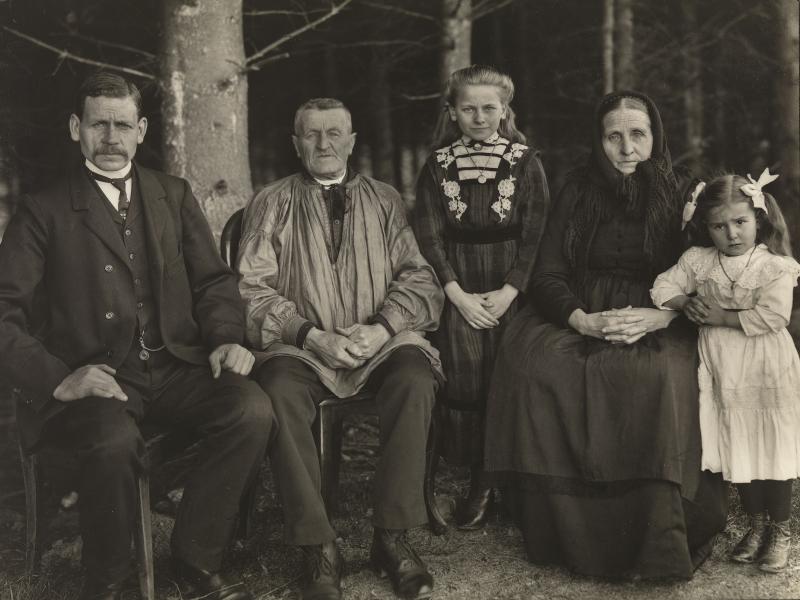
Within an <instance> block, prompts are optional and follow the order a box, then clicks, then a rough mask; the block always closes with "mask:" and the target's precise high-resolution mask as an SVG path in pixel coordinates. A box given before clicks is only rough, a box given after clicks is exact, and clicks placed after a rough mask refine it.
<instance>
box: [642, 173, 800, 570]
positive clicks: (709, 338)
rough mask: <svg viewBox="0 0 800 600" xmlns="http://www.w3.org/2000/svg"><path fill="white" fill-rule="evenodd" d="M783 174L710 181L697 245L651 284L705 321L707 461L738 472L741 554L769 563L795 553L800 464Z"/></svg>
mask: <svg viewBox="0 0 800 600" xmlns="http://www.w3.org/2000/svg"><path fill="white" fill-rule="evenodd" d="M775 179H777V175H771V174H770V173H769V169H766V170H765V171H764V172H763V173H762V174H761V176H760V177H759V178H758V180H757V181H755V180H753V179H752V178H751V177H750V176H749V175H748V179H745V178H743V177H741V176H738V175H724V176H721V177H717V178H716V179H714V180H713V181H711V182H710V183H709V184H708V185H707V186H704V184H702V183H701V184H699V185H698V186H697V188H696V190H695V193H694V194H693V195H692V199H691V200H690V201H689V202H687V204H686V208H685V210H684V225H686V224H689V225H690V233H692V234H693V237H694V238H695V239H696V242H697V245H695V246H693V247H691V248H690V249H689V250H687V251H686V252H685V253H684V254H683V255H682V256H681V258H680V259H679V261H678V263H677V264H676V265H675V266H673V267H672V268H670V269H669V270H668V271H666V272H664V273H662V274H661V275H659V276H658V278H657V279H656V281H655V284H654V286H653V289H652V290H651V295H652V298H653V302H654V303H655V304H656V306H658V307H660V308H664V309H669V310H678V311H682V312H683V313H684V314H685V315H686V316H687V317H688V318H689V320H691V321H693V322H694V323H696V324H697V325H699V326H700V336H699V342H698V344H699V352H700V367H699V370H698V380H699V386H700V432H701V438H702V446H703V453H702V468H703V469H707V470H709V471H712V472H714V473H720V472H721V473H722V475H723V477H724V479H725V480H727V481H730V482H733V483H735V484H736V487H737V489H738V492H739V496H740V498H741V500H742V504H743V506H744V510H745V512H746V513H747V514H748V516H749V518H750V529H749V530H748V531H747V533H746V534H745V535H744V537H743V538H742V539H741V540H740V541H739V543H738V544H737V545H736V547H735V548H734V550H733V553H732V555H731V559H732V560H734V561H736V562H741V563H753V562H757V563H758V565H759V568H760V569H761V570H762V571H766V572H769V573H777V572H780V571H782V570H784V569H785V568H786V567H787V565H788V558H789V548H790V545H791V538H790V533H789V516H790V510H791V495H792V481H793V480H794V479H795V478H796V477H798V475H800V358H798V354H797V350H796V348H795V345H794V343H793V341H792V338H791V336H790V335H789V332H788V331H787V329H786V326H787V324H788V323H789V316H790V314H791V310H792V294H793V288H794V287H795V286H796V285H797V277H798V275H800V265H798V263H797V262H795V260H794V259H793V258H791V248H790V245H789V238H788V234H787V230H786V223H785V221H784V219H783V216H782V215H781V212H780V209H779V208H778V204H777V203H776V202H775V199H774V198H773V197H772V196H771V195H770V194H768V193H764V191H763V190H762V188H763V187H764V186H765V185H766V184H768V183H770V182H772V181H774V180H775Z"/></svg>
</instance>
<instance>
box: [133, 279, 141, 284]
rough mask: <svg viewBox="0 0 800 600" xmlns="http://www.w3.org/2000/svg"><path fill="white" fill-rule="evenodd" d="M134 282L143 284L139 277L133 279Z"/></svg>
mask: <svg viewBox="0 0 800 600" xmlns="http://www.w3.org/2000/svg"><path fill="white" fill-rule="evenodd" d="M133 283H135V284H136V285H142V280H141V279H139V278H138V277H137V278H136V279H134V280H133Z"/></svg>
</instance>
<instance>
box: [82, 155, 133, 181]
mask: <svg viewBox="0 0 800 600" xmlns="http://www.w3.org/2000/svg"><path fill="white" fill-rule="evenodd" d="M85 164H86V168H87V169H89V170H90V171H91V172H92V173H97V174H98V175H102V176H103V177H108V178H109V179H120V178H122V177H125V176H126V175H127V174H128V173H129V172H130V170H131V167H132V166H133V165H132V164H131V162H130V161H128V164H127V165H125V166H124V167H122V168H121V169H120V170H119V171H104V170H103V169H101V168H100V167H98V166H97V165H96V164H94V163H93V162H92V161H90V160H89V159H88V158H87V159H86V160H85Z"/></svg>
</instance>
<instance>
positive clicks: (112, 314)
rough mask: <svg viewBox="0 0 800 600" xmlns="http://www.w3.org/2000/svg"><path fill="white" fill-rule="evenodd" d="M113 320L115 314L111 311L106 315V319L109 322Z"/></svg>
mask: <svg viewBox="0 0 800 600" xmlns="http://www.w3.org/2000/svg"><path fill="white" fill-rule="evenodd" d="M113 318H114V313H113V312H111V311H108V312H107V313H106V319H109V320H111V319H113Z"/></svg>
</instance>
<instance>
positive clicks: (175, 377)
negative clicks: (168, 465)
mask: <svg viewBox="0 0 800 600" xmlns="http://www.w3.org/2000/svg"><path fill="white" fill-rule="evenodd" d="M154 383H157V386H158V387H156V389H155V391H156V393H155V394H154V399H153V401H152V403H151V404H150V406H149V409H148V413H147V418H148V419H151V420H154V421H157V422H162V423H167V424H170V425H174V426H175V427H180V428H185V429H188V430H190V431H194V432H196V433H197V435H198V438H199V439H200V447H199V452H198V457H197V461H196V463H195V466H194V467H193V468H192V470H191V472H190V474H189V477H188V479H187V481H186V485H185V488H184V493H183V499H182V500H181V504H180V507H179V509H178V515H177V517H176V519H175V528H174V529H173V532H172V542H171V546H172V554H173V556H175V557H176V558H180V559H181V560H183V561H185V562H187V563H188V564H190V565H192V566H194V567H197V568H200V569H205V570H208V571H218V570H219V569H220V564H221V561H222V554H223V551H224V550H225V547H226V546H227V544H228V543H229V542H230V540H231V538H232V536H233V533H234V528H235V525H236V518H237V516H238V513H239V503H240V501H241V498H242V495H243V492H244V491H245V489H246V488H247V486H248V484H250V483H251V482H252V481H253V479H254V477H255V475H256V473H257V471H258V469H259V467H260V465H261V462H262V461H263V459H264V457H265V453H266V449H267V442H268V440H269V438H270V436H271V435H273V434H274V431H275V429H277V426H276V423H275V417H274V414H273V412H272V407H271V405H270V401H269V398H267V397H266V396H265V394H264V393H263V391H262V390H261V389H260V388H259V387H258V384H256V383H255V382H254V381H250V380H249V379H247V378H246V377H243V376H241V375H236V374H234V373H231V372H228V371H223V372H222V374H220V376H219V378H218V379H213V378H212V376H211V371H210V369H209V368H208V367H196V366H189V365H185V366H182V367H181V368H180V369H178V370H176V371H173V372H172V373H170V375H169V376H168V377H166V378H165V379H163V380H161V381H156V378H155V377H154Z"/></svg>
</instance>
